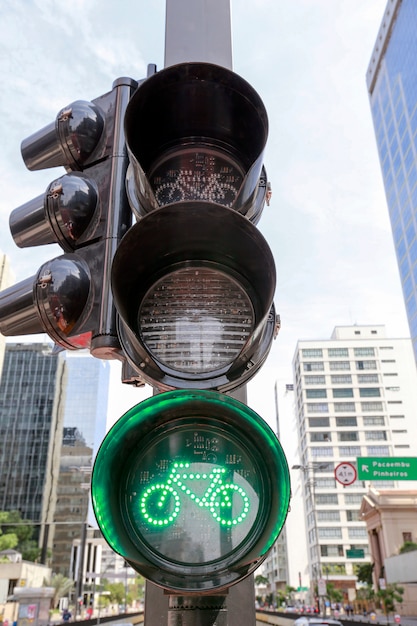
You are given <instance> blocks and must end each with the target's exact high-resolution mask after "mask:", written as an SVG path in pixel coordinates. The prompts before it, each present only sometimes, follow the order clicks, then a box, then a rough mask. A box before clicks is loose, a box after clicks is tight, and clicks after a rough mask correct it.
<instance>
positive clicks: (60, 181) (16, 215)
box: [9, 172, 100, 251]
mask: <svg viewBox="0 0 417 626" xmlns="http://www.w3.org/2000/svg"><path fill="white" fill-rule="evenodd" d="M98 201H99V194H98V189H97V185H96V182H95V181H94V180H93V179H91V178H87V176H85V175H83V174H81V173H78V172H71V173H70V174H65V175H64V176H61V177H60V178H57V179H55V180H54V181H53V182H52V183H51V184H50V185H49V186H48V188H47V190H46V192H45V193H44V194H42V195H41V196H38V197H37V198H34V199H33V200H30V201H29V202H26V203H25V204H23V205H22V206H20V207H18V208H17V209H14V210H13V211H12V212H11V214H10V219H9V223H10V232H11V233H12V237H13V239H14V241H15V243H16V244H17V245H18V246H19V247H20V248H26V247H29V246H41V245H45V244H50V243H56V242H57V243H59V244H60V246H61V247H62V248H63V249H64V250H67V251H71V250H74V249H75V248H76V247H77V245H79V244H80V243H82V240H83V237H85V236H86V233H88V230H89V227H90V226H91V225H92V224H93V225H95V226H97V223H98V220H99V217H100V215H99V211H98Z"/></svg>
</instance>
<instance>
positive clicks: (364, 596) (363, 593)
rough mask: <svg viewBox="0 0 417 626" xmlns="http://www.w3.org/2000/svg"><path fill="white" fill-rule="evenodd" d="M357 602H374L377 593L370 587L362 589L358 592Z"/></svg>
mask: <svg viewBox="0 0 417 626" xmlns="http://www.w3.org/2000/svg"><path fill="white" fill-rule="evenodd" d="M356 598H357V600H373V599H374V598H375V591H374V590H373V589H372V587H369V586H368V585H367V586H366V587H362V588H361V589H358V590H357V591H356Z"/></svg>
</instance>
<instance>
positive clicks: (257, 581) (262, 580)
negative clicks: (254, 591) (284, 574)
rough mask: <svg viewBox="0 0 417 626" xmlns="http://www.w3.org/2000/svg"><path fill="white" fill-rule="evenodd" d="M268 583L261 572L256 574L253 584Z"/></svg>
mask: <svg viewBox="0 0 417 626" xmlns="http://www.w3.org/2000/svg"><path fill="white" fill-rule="evenodd" d="M267 584H268V579H267V578H266V576H262V574H257V576H255V585H267Z"/></svg>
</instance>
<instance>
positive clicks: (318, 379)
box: [304, 375, 326, 385]
mask: <svg viewBox="0 0 417 626" xmlns="http://www.w3.org/2000/svg"><path fill="white" fill-rule="evenodd" d="M304 383H305V384H306V385H325V384H326V377H325V376H320V375H317V376H304Z"/></svg>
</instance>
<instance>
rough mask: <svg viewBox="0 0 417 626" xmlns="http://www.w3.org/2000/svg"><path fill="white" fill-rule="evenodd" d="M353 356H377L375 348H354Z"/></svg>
mask: <svg viewBox="0 0 417 626" xmlns="http://www.w3.org/2000/svg"><path fill="white" fill-rule="evenodd" d="M353 354H354V355H355V356H375V349H374V348H354V349H353Z"/></svg>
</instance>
